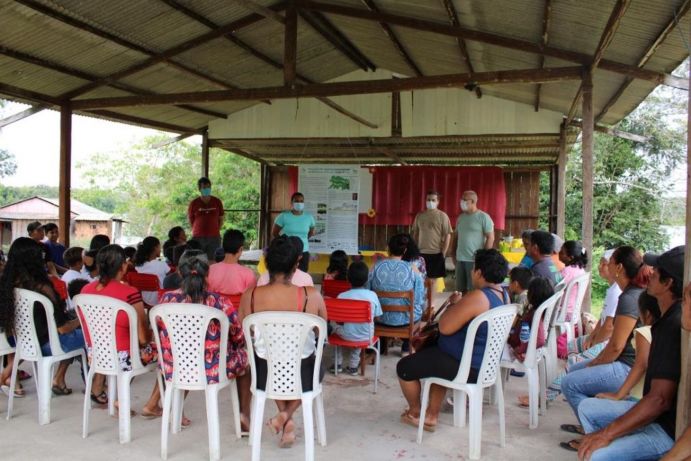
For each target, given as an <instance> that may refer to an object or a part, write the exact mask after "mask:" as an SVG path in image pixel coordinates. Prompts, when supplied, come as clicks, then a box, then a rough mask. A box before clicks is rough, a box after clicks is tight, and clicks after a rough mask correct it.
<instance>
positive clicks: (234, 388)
mask: <svg viewBox="0 0 691 461" xmlns="http://www.w3.org/2000/svg"><path fill="white" fill-rule="evenodd" d="M229 387H230V403H231V405H233V424H234V425H235V437H236V438H238V439H240V438H242V427H240V398H239V396H238V384H237V381H235V380H232V382H231V383H230V386H229Z"/></svg>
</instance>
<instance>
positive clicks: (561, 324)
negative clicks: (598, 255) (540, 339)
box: [556, 272, 590, 344]
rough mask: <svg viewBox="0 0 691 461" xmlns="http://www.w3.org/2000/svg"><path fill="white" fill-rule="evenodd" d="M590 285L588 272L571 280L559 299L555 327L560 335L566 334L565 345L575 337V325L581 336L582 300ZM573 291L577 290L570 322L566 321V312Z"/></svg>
mask: <svg viewBox="0 0 691 461" xmlns="http://www.w3.org/2000/svg"><path fill="white" fill-rule="evenodd" d="M589 284H590V272H586V273H584V274H581V275H579V276H578V277H576V278H575V279H573V280H571V281H570V282H569V283H568V285H566V288H565V289H564V290H563V291H564V297H563V298H562V299H561V304H560V306H559V311H558V314H557V320H556V325H557V327H558V328H559V330H560V332H561V333H564V332H566V344H569V343H570V342H571V341H573V339H574V338H575V337H576V325H578V331H579V333H580V334H583V323H582V321H581V306H582V305H583V298H585V292H586V290H587V289H588V285H589ZM573 290H578V291H577V293H576V299H575V300H574V303H573V313H572V314H571V320H566V313H567V312H566V311H567V306H568V304H569V299H570V298H571V296H572V293H573Z"/></svg>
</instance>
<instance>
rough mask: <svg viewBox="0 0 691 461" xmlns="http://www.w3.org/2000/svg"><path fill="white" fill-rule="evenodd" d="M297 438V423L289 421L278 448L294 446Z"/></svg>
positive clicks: (284, 428) (284, 427)
mask: <svg viewBox="0 0 691 461" xmlns="http://www.w3.org/2000/svg"><path fill="white" fill-rule="evenodd" d="M295 438H296V435H295V423H294V422H293V420H292V419H289V420H288V421H286V423H285V425H284V426H283V434H282V435H281V441H280V442H279V443H278V446H279V447H281V448H290V447H292V446H293V443H295Z"/></svg>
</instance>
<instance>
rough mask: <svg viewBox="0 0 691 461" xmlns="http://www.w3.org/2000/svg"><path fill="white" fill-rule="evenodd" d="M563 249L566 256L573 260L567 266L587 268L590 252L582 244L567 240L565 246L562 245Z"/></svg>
mask: <svg viewBox="0 0 691 461" xmlns="http://www.w3.org/2000/svg"><path fill="white" fill-rule="evenodd" d="M562 249H563V250H564V252H565V253H566V255H567V256H568V257H569V258H571V261H569V262H568V263H567V264H566V265H567V266H578V267H580V268H585V267H586V266H587V265H588V252H587V251H586V249H585V247H584V246H583V244H582V243H581V242H579V241H577V240H567V241H566V242H564V245H562Z"/></svg>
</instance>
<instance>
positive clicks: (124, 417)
mask: <svg viewBox="0 0 691 461" xmlns="http://www.w3.org/2000/svg"><path fill="white" fill-rule="evenodd" d="M131 380H132V375H131V374H130V373H120V374H118V376H117V383H118V426H119V433H120V443H130V440H132V430H131V423H132V420H131V416H130V407H131V402H130V382H131Z"/></svg>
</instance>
